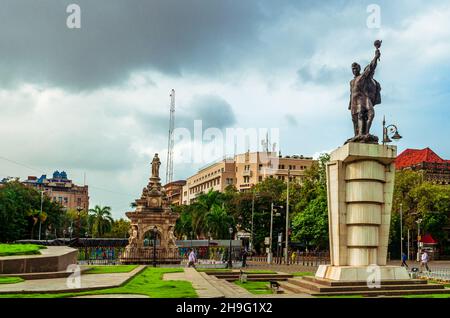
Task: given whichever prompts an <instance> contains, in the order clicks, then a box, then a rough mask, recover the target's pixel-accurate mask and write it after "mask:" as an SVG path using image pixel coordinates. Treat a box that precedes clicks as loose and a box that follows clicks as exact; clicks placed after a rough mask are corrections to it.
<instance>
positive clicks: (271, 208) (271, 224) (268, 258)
mask: <svg viewBox="0 0 450 318" xmlns="http://www.w3.org/2000/svg"><path fill="white" fill-rule="evenodd" d="M276 208H280V209H282V208H283V206H282V205H277V206H275V205H273V202H272V203H271V204H270V239H269V253H267V263H269V264H272V259H273V252H272V238H273V234H272V232H273V211H274V209H275V210H276ZM279 215H280V214H279V213H277V214H276V216H279Z"/></svg>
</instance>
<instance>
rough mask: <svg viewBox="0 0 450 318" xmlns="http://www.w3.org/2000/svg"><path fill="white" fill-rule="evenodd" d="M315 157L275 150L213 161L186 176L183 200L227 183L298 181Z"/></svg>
mask: <svg viewBox="0 0 450 318" xmlns="http://www.w3.org/2000/svg"><path fill="white" fill-rule="evenodd" d="M313 162H314V160H313V159H312V158H311V157H303V156H284V157H283V156H279V155H278V154H277V153H275V152H246V153H243V154H239V155H236V156H234V157H233V158H226V159H223V160H220V161H218V162H215V163H213V164H210V165H208V166H207V167H204V168H202V169H200V170H199V171H198V172H197V173H196V174H195V175H193V176H191V177H189V178H187V180H186V185H185V186H184V187H183V195H182V202H183V204H190V203H192V202H194V201H195V199H196V197H197V196H198V195H199V194H201V193H205V192H208V191H209V190H210V189H212V190H217V191H220V192H223V191H224V190H225V188H226V187H227V186H230V185H232V186H234V187H236V189H237V190H238V191H247V190H249V189H251V188H252V187H253V186H254V185H256V184H257V183H259V182H261V181H263V180H264V179H266V178H278V179H280V180H284V181H286V180H287V178H288V177H289V180H290V181H299V182H301V179H302V177H303V176H304V172H305V170H306V169H308V168H309V167H311V165H312V164H313Z"/></svg>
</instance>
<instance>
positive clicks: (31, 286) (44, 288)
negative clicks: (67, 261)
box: [0, 266, 144, 294]
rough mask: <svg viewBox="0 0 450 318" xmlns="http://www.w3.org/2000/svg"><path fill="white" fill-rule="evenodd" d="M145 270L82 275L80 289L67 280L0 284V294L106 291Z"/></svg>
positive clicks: (138, 268) (55, 279)
mask: <svg viewBox="0 0 450 318" xmlns="http://www.w3.org/2000/svg"><path fill="white" fill-rule="evenodd" d="M143 269H144V266H138V267H137V268H135V269H134V270H132V271H131V272H128V273H111V274H86V275H81V277H80V278H81V284H80V287H79V288H78V287H72V288H70V287H68V284H67V282H68V279H67V278H54V279H34V280H26V281H24V282H21V283H17V284H0V293H2V294H5V293H21V292H35V293H46V292H76V291H83V290H92V289H104V288H112V287H119V286H120V285H122V284H123V283H125V282H126V281H128V280H129V279H130V278H131V277H133V276H134V275H136V274H137V273H139V272H140V271H141V270H143Z"/></svg>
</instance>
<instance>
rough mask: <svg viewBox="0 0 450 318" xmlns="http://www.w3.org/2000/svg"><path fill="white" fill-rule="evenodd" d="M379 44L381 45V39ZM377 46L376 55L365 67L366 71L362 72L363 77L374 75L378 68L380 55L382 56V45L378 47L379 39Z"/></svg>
mask: <svg viewBox="0 0 450 318" xmlns="http://www.w3.org/2000/svg"><path fill="white" fill-rule="evenodd" d="M379 45H381V41H380V43H379ZM375 47H376V50H375V57H374V58H373V60H372V61H371V62H370V64H369V65H367V66H366V68H365V69H364V72H363V74H362V77H363V78H369V77H373V75H374V74H375V69H376V68H377V65H378V61H379V60H380V56H381V52H380V46H378V47H377V41H375Z"/></svg>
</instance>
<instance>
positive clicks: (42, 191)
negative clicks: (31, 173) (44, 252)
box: [39, 190, 46, 240]
mask: <svg viewBox="0 0 450 318" xmlns="http://www.w3.org/2000/svg"><path fill="white" fill-rule="evenodd" d="M44 192H46V191H45V190H41V214H40V215H39V240H41V226H42V221H41V217H42V206H43V205H44Z"/></svg>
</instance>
